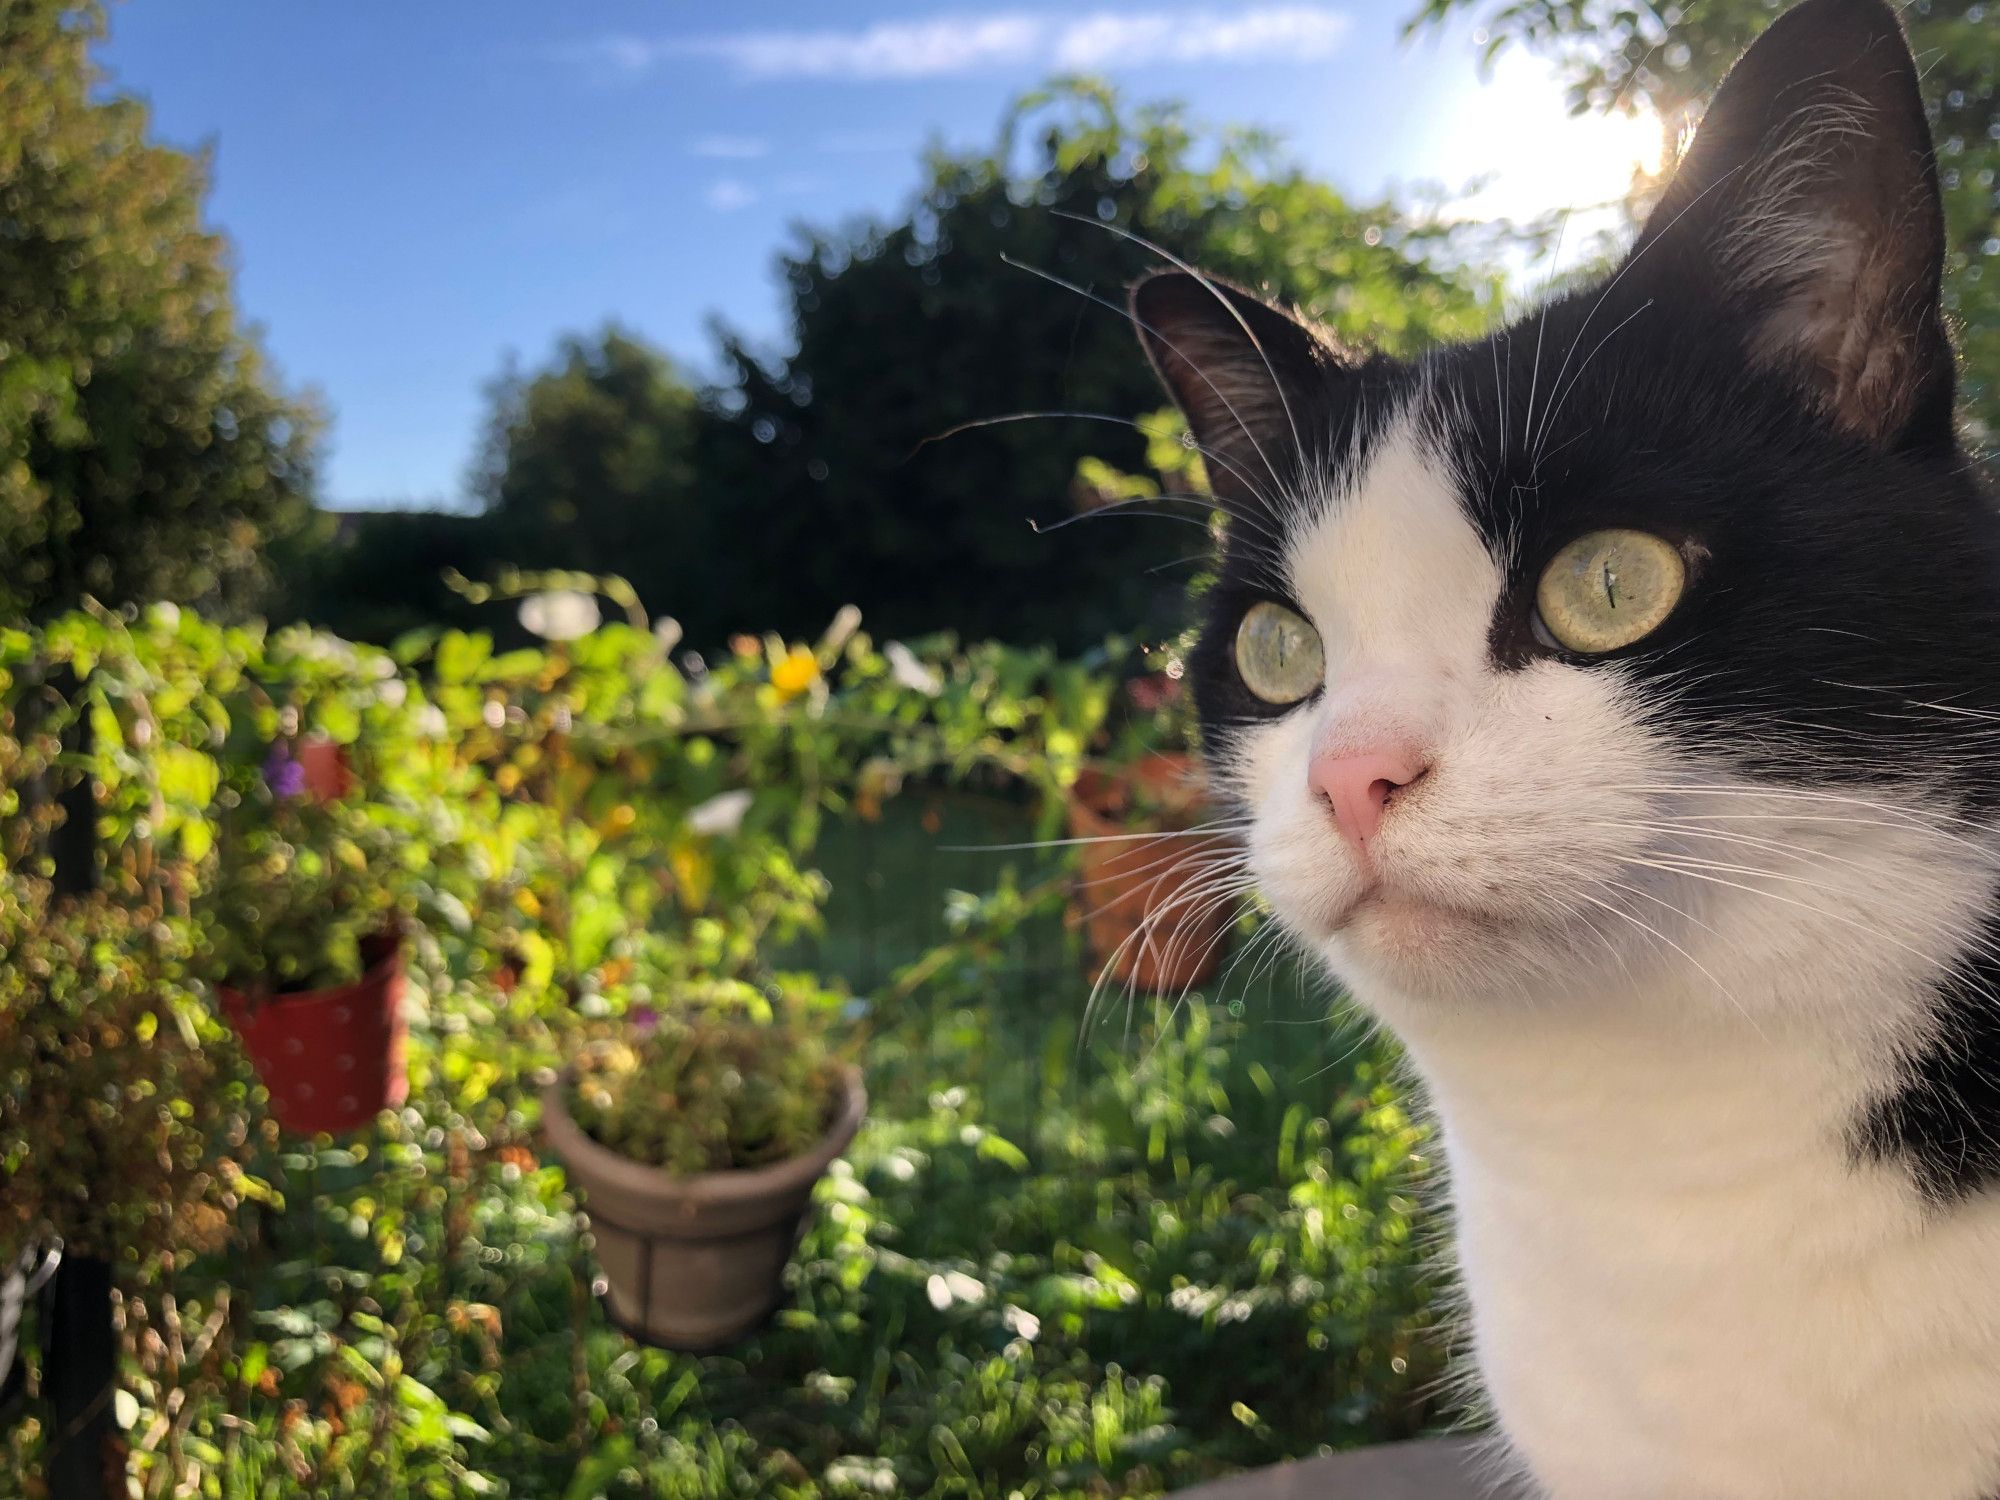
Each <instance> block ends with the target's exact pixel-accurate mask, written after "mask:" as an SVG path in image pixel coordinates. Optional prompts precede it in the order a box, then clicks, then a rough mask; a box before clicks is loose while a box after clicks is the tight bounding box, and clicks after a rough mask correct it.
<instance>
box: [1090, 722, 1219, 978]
mask: <svg viewBox="0 0 2000 1500" xmlns="http://www.w3.org/2000/svg"><path fill="white" fill-rule="evenodd" d="M1142 800H1149V801H1152V802H1154V803H1157V804H1161V805H1164V806H1170V807H1173V808H1175V810H1176V814H1177V815H1173V816H1162V817H1159V818H1157V819H1156V820H1155V821H1154V823H1153V824H1152V826H1151V827H1141V828H1135V827H1133V826H1132V822H1131V818H1132V814H1133V811H1134V807H1135V804H1138V803H1140V802H1141V801H1142ZM1067 811H1068V821H1069V831H1070V835H1071V837H1073V838H1077V839H1081V840H1083V841H1084V842H1082V843H1081V844H1079V845H1078V847H1077V855H1078V863H1079V866H1080V868H1081V871H1082V882H1081V889H1080V890H1079V891H1078V893H1077V900H1076V902H1075V906H1074V912H1075V916H1076V919H1077V920H1078V921H1080V922H1081V924H1082V926H1083V928H1084V931H1085V933H1086V934H1087V935H1088V937H1089V939H1090V949H1091V954H1092V956H1093V957H1094V959H1095V960H1096V962H1097V965H1098V967H1099V970H1100V972H1102V971H1104V970H1105V969H1107V968H1108V970H1109V975H1110V978H1111V979H1112V980H1114V981H1116V982H1118V983H1121V984H1124V983H1129V984H1131V985H1133V986H1134V987H1136V988H1138V989H1140V990H1145V991H1148V992H1150V993H1153V994H1179V993H1180V992H1181V991H1183V990H1186V989H1189V988H1192V987H1193V986H1195V985H1197V984H1201V983H1203V982H1204V981H1205V980H1208V979H1210V978H1212V977H1213V976H1214V974H1215V971H1216V969H1217V967H1218V966H1219V965H1220V964H1221V961H1222V955H1223V953H1224V951H1225V949H1226V948H1227V947H1228V942H1229V929H1230V926H1231V924H1232V923H1234V921H1235V920H1236V905H1235V903H1234V902H1233V901H1213V900H1211V899H1209V898H1208V897H1207V896H1206V895H1205V894H1204V890H1205V888H1206V887H1208V886H1210V885H1212V884H1214V883H1215V877H1216V875H1217V873H1218V858H1217V857H1218V856H1219V855H1221V854H1223V853H1224V852H1225V851H1227V850H1228V848H1229V845H1230V840H1229V839H1228V838H1227V837H1226V836H1225V835H1222V834H1213V835H1197V836H1195V837H1191V838H1190V837H1181V836H1178V835H1179V834H1180V833H1181V831H1182V830H1185V829H1188V828H1190V827H1192V826H1193V825H1195V824H1196V823H1198V822H1200V821H1201V820H1202V819H1203V818H1205V817H1208V816H1211V815H1212V813H1213V804H1211V803H1210V802H1209V801H1208V800H1207V798H1206V797H1205V796H1203V795H1202V793H1201V790H1200V768H1199V767H1198V766H1197V765H1196V763H1195V762H1194V760H1193V758H1192V757H1190V756H1186V755H1170V754H1166V753H1160V754H1155V755H1150V756H1148V757H1146V758H1145V759H1144V760H1142V761H1140V762H1138V763H1137V764H1136V765H1131V766H1125V767H1121V768H1119V769H1117V770H1114V771H1102V770H1096V769H1089V770H1085V771H1084V772H1083V774H1082V775H1080V776H1079V777H1077V781H1076V785H1075V786H1074V787H1073V788H1071V790H1070V798H1069V807H1068V809H1067ZM1134 834H1138V835H1140V836H1139V837H1132V835H1134ZM1149 834H1150V835H1153V836H1151V837H1148V836H1146V835H1149Z"/></svg>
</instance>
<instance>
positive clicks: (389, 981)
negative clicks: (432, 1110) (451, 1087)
mask: <svg viewBox="0 0 2000 1500" xmlns="http://www.w3.org/2000/svg"><path fill="white" fill-rule="evenodd" d="M361 951H362V958H363V962H364V963H365V965H366V967H365V968H364V970H363V972H362V975H361V977H360V978H359V979H357V980H355V981H354V982H352V983H351V984H343V985H337V986H334V987H331V988H327V989H317V990H301V991H297V992H294V993H289V994H274V995H268V996H262V997H253V996H250V995H247V994H245V993H244V992H243V991H241V990H238V989H232V988H231V987H229V986H228V985H220V986H218V987H217V990H216V994H217V997H218V998H219V999H220V1000H221V1002H222V1009H223V1013H224V1014H225V1015H226V1016H227V1017H228V1018H229V1021H230V1024H231V1025H233V1026H234V1027H235V1028H236V1030H237V1032H238V1033H239V1034H240V1035H241V1036H242V1038H243V1043H244V1046H245V1048H246V1049H247V1050H248V1051H249V1053H250V1060H251V1061H252V1062H253V1063H255V1064H256V1067H257V1075H258V1077H260V1078H261V1079H262V1080H263V1082H264V1087H265V1089H266V1090H267V1091H268V1092H269V1094H270V1096H271V1115H272V1118H274V1119H275V1120H276V1121H277V1122H278V1123H279V1124H280V1125H282V1126H283V1127H284V1128H285V1129H287V1130H293V1131H297V1132H299V1133H301V1134H307V1135H309V1134H314V1133H316V1132H320V1131H325V1132H327V1133H329V1134H339V1133H341V1132H344V1131H352V1130H358V1129H360V1128H362V1127H363V1126H365V1125H367V1124H368V1123H369V1122H370V1121H372V1120H373V1119H374V1118H375V1116H376V1115H377V1114H379V1113H380V1112H381V1111H382V1110H384V1109H395V1108H397V1107H399V1106H400V1105H401V1104H402V1103H403V1101H404V1099H406V1098H407V1097H408V1096H409V1092H410V1081H409V1075H408V1071H407V1068H406V1064H405V1050H406V1045H407V1040H408V1035H409V1027H408V1022H407V1021H406V1020H405V1018H404V1015H403V942H402V936H401V934H400V933H399V932H394V931H391V932H385V933H381V934H378V935H377V936H375V937H371V938H366V939H363V941H362V944H361Z"/></svg>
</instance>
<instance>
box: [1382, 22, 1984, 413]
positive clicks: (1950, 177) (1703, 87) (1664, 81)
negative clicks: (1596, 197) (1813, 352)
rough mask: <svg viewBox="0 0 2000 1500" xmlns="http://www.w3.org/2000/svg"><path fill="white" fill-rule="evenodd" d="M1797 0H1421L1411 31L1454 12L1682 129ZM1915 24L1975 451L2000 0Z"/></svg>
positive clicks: (1496, 39) (1496, 45) (1598, 100)
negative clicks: (1663, 2) (1653, 0)
mask: <svg viewBox="0 0 2000 1500" xmlns="http://www.w3.org/2000/svg"><path fill="white" fill-rule="evenodd" d="M1792 3H1793V0H1684V3H1680V4H1674V5H1667V6H1662V7H1659V8H1657V9H1656V8H1654V7H1652V6H1649V5H1635V4H1629V3H1625V0H1424V3H1423V4H1422V5H1421V7H1420V8H1419V9H1418V10H1417V12H1416V14H1415V15H1414V16H1412V17H1411V19H1410V22H1409V28H1410V29H1411V30H1420V29H1423V28H1425V27H1430V26H1436V25H1439V24H1441V23H1443V22H1445V21H1448V20H1450V19H1453V18H1455V17H1459V16H1468V17H1474V18H1476V19H1477V21H1478V22H1479V24H1480V26H1481V27H1482V28H1483V41H1484V45H1485V47H1486V53H1487V57H1488V59H1489V60H1490V59H1491V57H1492V56H1493V55H1494V54H1495V53H1497V52H1498V51H1499V50H1500V49H1501V48H1503V47H1505V46H1507V45H1509V44H1510V43H1517V44H1521V45H1524V46H1528V47H1531V48H1533V49H1535V50H1536V51H1539V52H1542V53H1544V54H1545V55H1547V56H1549V57H1551V58H1553V59H1554V60H1555V62H1556V65H1557V67H1558V69H1559V71H1560V73H1561V75H1562V77H1563V78H1564V80H1565V81H1566V83H1567V84H1568V86H1569V96H1570V105H1571V107H1572V109H1574V110H1575V111H1576V112H1578V113H1581V112H1583V111H1585V110H1591V109H1596V110H1606V109H1614V108H1625V107H1629V106H1631V105H1635V104H1645V105H1649V106H1650V107H1651V108H1652V109H1653V110H1654V111H1655V112H1656V113H1658V115H1659V116H1660V118H1661V120H1662V122H1663V125H1664V128H1666V129H1667V130H1669V131H1671V132H1675V133H1678V131H1679V129H1680V128H1681V127H1682V126H1683V125H1684V124H1686V123H1688V122H1691V121H1693V120H1696V119H1698V118H1699V111H1700V108H1701V105H1702V103H1703V101H1704V100H1705V99H1706V98H1707V97H1708V95H1709V93H1710V92H1712V91H1713V90H1714V88H1715V86H1716V85H1717V84H1718V83H1720V82H1721V81H1722V76H1723V74H1725V73H1727V72H1728V71H1729V65H1730V64H1731V63H1732V62H1734V61H1735V60H1736V58H1737V56H1738V55H1739V54H1741V52H1742V51H1743V49H1744V48H1745V47H1746V46H1748V45H1749V44H1750V40H1751V38H1753V37H1755V36H1756V35H1757V33H1758V32H1760V31H1762V30H1763V29H1764V27H1765V26H1767V25H1768V24H1769V23H1770V22H1771V20H1772V19H1773V18H1774V17H1776V16H1777V15H1779V14H1780V13H1781V12H1783V11H1785V10H1787V9H1789V8H1790V6H1791V4H1792ZM1896 9H1897V11H1898V12H1899V13H1900V14H1901V15H1902V17H1903V23H1904V25H1905V26H1907V27H1908V28H1909V32H1910V42H1911V45H1912V46H1913V47H1914V48H1915V50H1916V55H1917V65H1918V68H1919V70H1920V71H1921V73H1922V75H1923V84H1924V100H1925V103H1926V105H1927V106H1928V108H1929V113H1930V118H1931V128H1932V131H1933V133H1934V134H1935V136H1936V139H1937V151H1938V173H1939V178H1940V181H1941V184H1942V186H1943V188H1944V196H1945V222H1946V236H1947V249H1946V256H1947V259H1946V265H1945V272H1946V281H1945V303H1946V307H1947V309H1948V311H1949V312H1950V313H1951V315H1952V316H1953V318H1954V319H1956V321H1957V331H1958V335H1959V348H1960V351H1961V353H1962V354H1963V362H1962V370H1963V377H1964V378H1963V387H1962V388H1963V391H1964V397H1965V399H1964V402H1963V406H1964V410H1965V413H1966V416H1967V419H1968V422H1969V423H1970V426H1971V433H1970V436H1971V438H1972V441H1973V442H1974V443H1975V444H1977V445H1981V446H1984V445H1989V444H1992V443H1994V442H1995V441H2000V4H1993V3H1981V0H1909V3H1907V4H1898V5H1897V6H1896Z"/></svg>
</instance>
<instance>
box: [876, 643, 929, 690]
mask: <svg viewBox="0 0 2000 1500" xmlns="http://www.w3.org/2000/svg"><path fill="white" fill-rule="evenodd" d="M882 654H883V655H884V656H886V657H888V658H889V675H890V676H891V677H893V678H895V679H896V681H897V683H898V684H899V685H901V686H903V687H906V688H908V689H909V690H910V691H911V692H913V693H922V694H923V695H924V696H925V697H926V698H935V697H936V696H937V695H938V694H939V693H941V692H943V691H944V683H943V681H941V680H940V679H939V677H938V674H937V671H936V669H935V668H932V667H927V666H925V665H924V664H923V663H922V662H920V661H918V660H917V653H916V652H914V651H912V650H911V649H910V648H909V647H908V646H905V645H904V644H903V643H902V642H901V641H891V642H889V644H888V645H886V646H884V647H883V648H882Z"/></svg>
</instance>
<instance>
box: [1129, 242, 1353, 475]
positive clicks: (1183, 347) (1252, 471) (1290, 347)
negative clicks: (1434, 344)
mask: <svg viewBox="0 0 2000 1500" xmlns="http://www.w3.org/2000/svg"><path fill="white" fill-rule="evenodd" d="M1132 322H1133V325H1134V326H1135V327H1136V328H1137V329H1138V331H1139V342H1140V343H1141V344H1143V345H1144V346H1145V350H1146V357H1147V358H1148V359H1150V360H1151V361H1152V362H1153V368H1154V369H1155V370H1157V371H1158V372H1159V375H1160V380H1161V383H1162V384H1164V385H1165V386H1166V388H1167V394H1168V395H1170V396H1171V397H1172V398H1173V401H1174V405H1176V406H1178V407H1179V408H1180V409H1181V414H1182V415H1183V416H1185V417H1186V418H1187V422H1188V429H1189V431H1191V432H1192V433H1193V434H1194V440H1195V442H1196V443H1197V444H1198V445H1200V450H1201V454H1202V459H1203V463H1204V465H1205V467H1206V468H1207V470H1208V482H1209V487H1210V488H1211V489H1212V490H1214V491H1215V493H1216V494H1217V495H1218V496H1219V497H1221V498H1223V499H1225V500H1232V501H1235V502H1237V503H1238V504H1241V505H1249V506H1254V507H1256V508H1259V509H1269V508H1271V507H1272V506H1273V505H1274V503H1275V500H1276V497H1277V496H1279V495H1282V494H1284V493H1286V492H1287V491H1288V490H1291V489H1293V488H1294V487H1295V486H1296V485H1297V483H1298V482H1299V478H1300V475H1299V473H1298V465H1299V464H1300V462H1301V461H1302V455H1303V453H1304V452H1305V443H1306V438H1307V436H1308V434H1307V433H1306V431H1305V429H1304V427H1303V425H1302V423H1303V421H1304V411H1303V405H1304V403H1303V402H1302V400H1301V397H1302V395H1304V394H1305V393H1308V392H1310V391H1311V390H1312V389H1313V384H1314V383H1315V382H1323V381H1324V380H1325V379H1326V376H1327V373H1328V371H1329V369H1330V368H1331V367H1333V366H1334V365H1335V364H1336V363H1337V360H1336V356H1335V354H1334V351H1333V350H1332V349H1331V347H1330V346H1328V344H1327V343H1326V341H1325V340H1324V339H1322V338H1321V337H1320V336H1319V335H1318V334H1316V333H1314V332H1313V331H1312V330H1311V329H1310V328H1308V327H1306V326H1305V325H1304V324H1303V323H1301V322H1299V321H1298V320H1297V319H1296V318H1294V317H1292V316H1291V315H1290V314H1289V313H1285V312H1280V311H1279V310H1278V309H1277V308H1275V307H1272V306H1271V305H1270V304H1268V303H1266V302H1263V301H1260V300H1259V299H1258V298H1256V297H1253V296H1251V295H1250V293H1248V292H1245V291H1242V290H1240V289H1239V288H1236V287H1233V286H1229V285H1227V284H1226V283H1223V282H1220V281H1216V280H1214V279H1212V278H1210V277H1206V276H1196V275H1193V274H1191V273H1190V272H1187V271H1161V272H1158V273H1157V274H1155V275H1152V276H1148V277H1147V278H1146V279H1145V280H1144V281H1141V282H1140V283H1139V284H1138V285H1137V286H1135V287H1133V288H1132Z"/></svg>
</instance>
